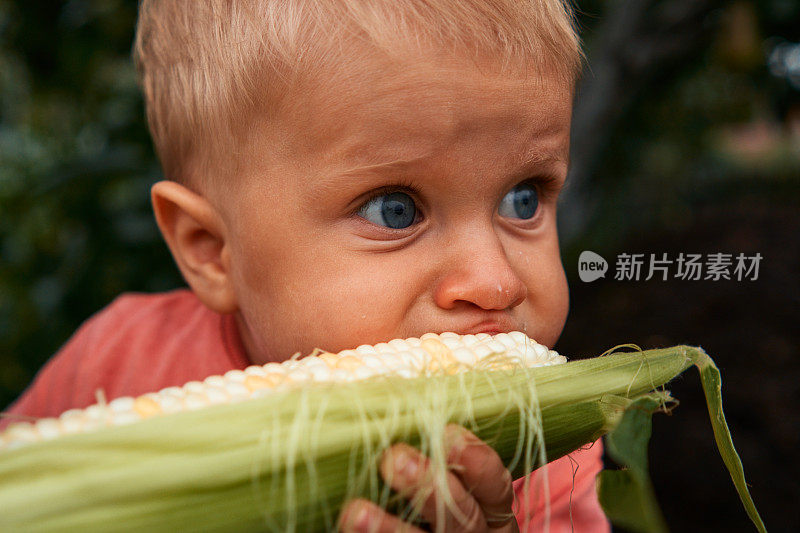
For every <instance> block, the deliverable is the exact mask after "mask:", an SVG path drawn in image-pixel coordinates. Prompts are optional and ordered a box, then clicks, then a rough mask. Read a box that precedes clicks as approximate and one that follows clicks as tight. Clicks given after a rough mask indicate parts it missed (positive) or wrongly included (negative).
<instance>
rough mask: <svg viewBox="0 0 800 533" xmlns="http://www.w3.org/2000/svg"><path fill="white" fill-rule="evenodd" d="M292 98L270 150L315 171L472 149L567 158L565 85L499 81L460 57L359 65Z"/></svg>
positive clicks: (539, 79)
mask: <svg viewBox="0 0 800 533" xmlns="http://www.w3.org/2000/svg"><path fill="white" fill-rule="evenodd" d="M301 89H302V90H301V91H298V93H299V94H298V95H297V98H294V97H292V103H291V105H290V106H289V107H288V108H286V109H285V111H284V113H283V114H282V118H281V120H280V123H281V126H280V127H279V130H280V132H281V139H280V140H279V141H278V142H279V143H280V144H281V145H282V150H281V153H282V154H283V155H284V156H289V157H292V158H297V159H308V158H313V161H311V162H310V163H311V164H314V165H326V166H328V167H336V166H348V165H353V164H357V165H365V166H366V165H371V164H381V163H385V162H386V161H390V160H399V161H411V160H418V159H425V158H433V157H436V156H437V155H443V154H445V153H447V152H448V151H452V148H453V147H454V146H455V145H456V144H459V143H460V144H463V145H466V144H470V143H471V146H472V147H473V148H476V149H480V147H479V146H478V145H476V143H481V142H484V143H491V144H493V145H494V146H499V145H502V146H503V147H504V148H505V151H506V154H507V156H508V157H509V158H515V159H518V160H525V159H528V158H532V157H533V158H535V157H540V156H542V155H543V154H545V155H547V156H549V157H550V158H553V159H558V160H562V161H564V162H566V159H567V158H568V153H567V152H568V148H569V142H568V137H569V122H570V114H571V101H572V87H571V84H570V83H568V82H566V81H564V80H561V79H560V78H559V77H558V76H557V75H556V74H550V73H547V72H539V71H538V70H537V69H534V68H531V69H529V70H521V69H517V70H514V71H512V72H506V73H501V72H500V71H499V69H498V68H496V66H494V65H492V64H491V63H490V62H484V63H482V64H481V63H478V64H476V62H474V61H472V60H469V59H464V58H456V57H432V56H421V55H420V54H411V53H410V54H409V55H408V56H407V58H406V59H405V60H402V61H397V60H392V61H388V60H386V59H382V58H378V57H374V56H373V57H369V56H367V57H360V58H359V60H358V61H348V62H347V64H346V65H339V67H338V68H337V69H329V70H328V71H323V72H321V73H319V74H318V75H317V77H316V78H315V79H314V82H313V83H308V84H307V85H306V86H302V87H301ZM461 155H462V156H463V155H464V154H461ZM472 155H473V156H475V157H479V154H472Z"/></svg>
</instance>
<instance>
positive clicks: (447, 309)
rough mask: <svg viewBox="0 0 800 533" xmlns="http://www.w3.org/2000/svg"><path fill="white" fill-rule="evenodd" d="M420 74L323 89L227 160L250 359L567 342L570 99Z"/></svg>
mask: <svg viewBox="0 0 800 533" xmlns="http://www.w3.org/2000/svg"><path fill="white" fill-rule="evenodd" d="M423 59H424V58H419V57H416V58H413V59H412V58H411V57H409V60H408V62H407V63H405V64H395V65H386V64H379V63H378V62H377V60H375V62H374V63H373V64H363V65H362V66H364V67H365V68H363V70H361V71H360V73H359V74H358V75H353V76H352V77H351V78H349V79H348V80H346V81H338V82H335V83H334V82H324V83H321V84H320V86H319V88H318V89H317V90H316V92H315V93H313V94H311V95H310V96H307V97H303V98H298V99H295V101H294V102H293V106H294V107H293V111H292V112H291V113H287V114H286V115H290V116H286V117H285V120H284V121H282V123H281V124H280V127H275V126H274V125H273V126H270V127H267V126H266V125H262V126H261V127H257V128H255V129H254V131H253V132H252V135H251V136H250V140H249V141H248V143H246V145H245V146H244V147H243V149H242V152H241V153H240V154H238V156H237V157H238V158H239V159H238V161H239V167H238V169H237V172H238V173H237V175H236V176H235V182H236V183H237V185H236V186H234V187H231V188H230V189H229V190H227V191H225V192H224V193H223V194H222V195H221V196H220V198H219V201H218V202H217V204H218V206H219V208H220V210H221V212H222V217H223V219H224V221H225V224H226V227H227V228H228V235H227V241H226V245H227V248H228V249H227V252H228V254H229V255H228V257H229V261H230V268H231V279H232V281H233V286H234V287H235V292H236V298H237V305H238V307H239V311H238V313H237V320H238V324H239V328H240V331H241V333H242V337H243V340H244V343H245V346H246V349H247V350H248V354H249V356H250V358H251V359H252V360H253V362H256V363H263V362H266V361H269V360H282V359H285V358H287V357H288V356H289V355H291V354H292V353H294V352H296V351H300V352H302V353H304V354H305V353H308V352H310V351H311V350H312V349H313V348H315V347H319V348H322V349H325V350H330V351H337V350H341V349H345V348H352V347H355V346H357V345H359V344H363V343H370V344H371V343H377V342H380V341H386V340H389V339H392V338H396V337H411V336H419V335H421V334H423V333H426V332H442V331H455V332H458V333H478V332H488V333H492V332H495V333H496V332H501V331H511V330H520V331H524V332H527V333H528V335H529V336H531V337H533V338H534V339H536V340H537V341H539V342H542V343H544V344H548V345H551V346H552V344H553V343H555V341H556V339H557V338H558V336H559V334H560V333H561V330H562V327H563V325H564V321H565V319H566V315H567V309H568V291H567V284H566V279H565V276H564V271H563V268H562V266H561V260H560V256H559V247H558V238H557V235H556V198H557V194H558V192H559V189H560V188H561V186H562V185H563V182H564V178H565V176H566V173H567V159H568V151H569V126H570V113H571V96H572V95H571V88H570V87H569V86H568V85H567V84H566V83H564V82H560V81H557V80H556V79H555V77H548V76H545V77H542V76H541V75H535V74H533V73H529V79H528V80H527V81H526V80H525V77H524V74H525V73H523V72H520V73H519V76H513V77H509V76H505V77H500V76H498V75H496V74H493V73H491V72H492V71H490V70H489V69H484V70H486V73H485V74H484V73H482V72H481V71H480V70H478V69H477V68H475V67H474V66H473V65H472V64H468V63H456V62H455V61H447V62H445V61H441V60H436V61H433V60H430V61H423Z"/></svg>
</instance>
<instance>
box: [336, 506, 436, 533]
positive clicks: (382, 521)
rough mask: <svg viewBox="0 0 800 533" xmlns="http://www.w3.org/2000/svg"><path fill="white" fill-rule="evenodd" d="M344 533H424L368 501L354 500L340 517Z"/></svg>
mask: <svg viewBox="0 0 800 533" xmlns="http://www.w3.org/2000/svg"><path fill="white" fill-rule="evenodd" d="M338 528H339V531H342V532H343V533H396V532H402V533H424V532H423V531H422V530H421V529H419V528H417V527H414V526H413V525H411V524H408V523H406V522H403V521H402V520H400V519H399V518H398V517H396V516H394V515H392V514H389V513H387V512H386V511H384V510H383V509H381V508H380V507H379V506H377V505H375V504H374V503H372V502H370V501H367V500H352V501H350V502H349V503H348V504H347V505H345V507H344V508H343V509H342V512H341V514H340V515H339V524H338Z"/></svg>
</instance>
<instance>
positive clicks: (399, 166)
mask: <svg viewBox="0 0 800 533" xmlns="http://www.w3.org/2000/svg"><path fill="white" fill-rule="evenodd" d="M428 157H430V156H428V155H425V156H419V157H412V158H407V159H395V160H392V161H385V162H381V163H373V164H367V165H360V166H357V167H352V168H349V169H347V170H344V171H341V172H337V173H335V174H328V175H325V176H321V177H320V179H319V180H318V181H317V182H316V183H315V186H314V191H313V192H312V195H313V196H315V197H316V196H317V195H319V196H323V195H324V194H325V193H326V192H327V191H328V190H329V189H335V188H338V185H339V182H340V181H341V180H343V179H346V178H349V177H356V176H367V175H370V174H371V175H381V174H384V173H387V172H390V171H394V172H398V173H401V172H409V171H410V169H413V168H414V166H416V165H418V164H419V162H420V161H423V160H425V159H427V158H428ZM562 162H566V163H569V156H567V157H566V158H565V157H564V156H563V155H562V154H561V152H560V151H553V150H541V149H537V150H531V151H528V152H525V154H524V155H523V157H522V159H521V160H520V161H518V162H517V163H516V164H515V165H514V170H513V171H512V173H511V175H513V176H515V177H524V174H526V173H528V172H530V171H531V170H532V169H533V168H535V167H538V166H542V165H550V164H553V163H562Z"/></svg>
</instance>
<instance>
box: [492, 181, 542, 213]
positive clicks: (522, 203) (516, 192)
mask: <svg viewBox="0 0 800 533" xmlns="http://www.w3.org/2000/svg"><path fill="white" fill-rule="evenodd" d="M538 207H539V194H538V193H537V192H536V187H534V186H533V184H531V183H520V184H519V185H517V186H516V187H514V188H513V189H511V190H510V191H508V194H506V195H505V196H504V197H503V199H502V200H501V201H500V207H499V208H498V210H497V211H498V213H500V215H501V216H504V217H508V218H521V219H523V220H528V219H529V218H533V215H535V214H536V209H537V208H538Z"/></svg>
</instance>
